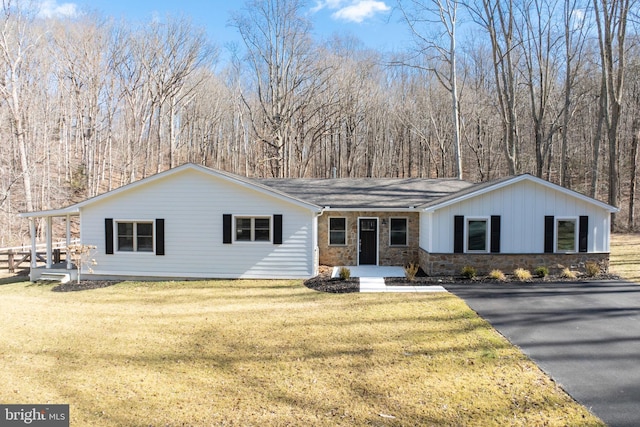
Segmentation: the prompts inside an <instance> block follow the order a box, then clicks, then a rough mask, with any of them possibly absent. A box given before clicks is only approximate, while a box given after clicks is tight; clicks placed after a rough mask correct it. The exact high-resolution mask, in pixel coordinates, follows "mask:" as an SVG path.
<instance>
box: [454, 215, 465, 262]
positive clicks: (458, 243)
mask: <svg viewBox="0 0 640 427" xmlns="http://www.w3.org/2000/svg"><path fill="white" fill-rule="evenodd" d="M463 252H464V216H462V215H456V216H454V217H453V253H456V254H461V253H463Z"/></svg>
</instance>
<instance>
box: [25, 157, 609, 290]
mask: <svg viewBox="0 0 640 427" xmlns="http://www.w3.org/2000/svg"><path fill="white" fill-rule="evenodd" d="M616 211H617V208H615V207H613V206H609V205H607V204H605V203H602V202H600V201H597V200H595V199H592V198H590V197H587V196H584V195H582V194H579V193H577V192H574V191H571V190H568V189H566V188H563V187H560V186H558V185H555V184H552V183H550V182H547V181H545V180H542V179H539V178H536V177H534V176H532V175H528V174H524V175H519V176H513V177H508V178H503V179H499V180H496V181H491V182H485V183H480V184H473V183H470V182H466V181H462V180H457V179H420V178H398V179H377V178H357V179H249V178H245V177H241V176H238V175H234V174H231V173H227V172H222V171H218V170H213V169H210V168H207V167H203V166H200V165H195V164H185V165H182V166H180V167H177V168H175V169H171V170H168V171H165V172H162V173H159V174H157V175H154V176H151V177H148V178H145V179H142V180H140V181H137V182H134V183H132V184H129V185H126V186H123V187H121V188H118V189H116V190H113V191H110V192H108V193H104V194H102V195H99V196H96V197H93V198H90V199H87V200H85V201H82V202H80V203H77V204H74V205H72V206H69V207H66V208H63V209H56V210H49V211H40V212H27V213H22V214H20V215H21V216H22V217H25V218H30V219H32V221H31V233H32V246H33V249H32V260H35V259H36V257H35V243H36V238H35V234H36V233H35V225H34V220H35V219H37V218H46V224H47V256H46V260H47V265H46V266H45V267H44V268H43V267H40V268H38V267H37V266H36V264H35V263H34V262H33V261H32V271H31V279H32V280H36V279H38V278H39V277H41V276H42V275H43V274H47V273H51V272H52V271H53V270H54V268H56V267H60V266H57V265H54V264H52V261H51V260H52V256H51V242H52V230H53V227H52V220H53V219H54V218H57V217H62V218H64V219H66V223H67V227H66V228H67V233H66V238H67V241H68V242H69V241H70V226H69V223H70V219H71V217H73V216H79V222H80V241H81V242H82V244H86V245H95V246H96V249H95V254H94V256H93V258H95V260H96V264H95V265H94V266H93V267H92V271H91V273H90V274H89V271H88V270H87V271H84V270H83V277H86V278H89V277H91V278H110V279H125V278H137V279H155V278H173V279H181V278H264V279H272V278H308V277H312V276H314V275H316V274H317V272H318V267H319V265H321V264H322V265H347V266H351V265H363V264H371V265H405V264H407V263H409V262H418V263H419V264H420V266H421V267H422V269H423V270H424V271H425V272H426V273H427V274H430V275H451V274H458V273H459V272H460V269H461V268H462V267H463V266H465V265H471V266H474V267H475V268H476V269H477V270H478V271H479V272H488V271H489V270H491V269H494V268H498V269H501V270H503V271H505V272H507V271H512V270H513V269H515V268H517V267H523V268H528V269H533V268H535V267H537V266H540V265H545V266H547V267H549V268H552V267H554V266H557V265H564V266H574V267H576V266H580V265H583V264H584V263H585V262H586V261H595V262H598V263H600V264H601V266H602V268H603V269H605V270H606V269H607V268H608V260H609V238H610V233H609V230H610V221H611V219H610V218H611V213H613V212H616ZM62 267H66V268H67V270H69V271H71V269H72V267H73V266H72V265H71V262H69V261H67V264H66V265H63V266H62Z"/></svg>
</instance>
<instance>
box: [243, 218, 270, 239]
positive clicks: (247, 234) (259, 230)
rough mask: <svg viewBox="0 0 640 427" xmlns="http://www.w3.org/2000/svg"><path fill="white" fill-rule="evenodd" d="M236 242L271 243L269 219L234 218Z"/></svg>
mask: <svg viewBox="0 0 640 427" xmlns="http://www.w3.org/2000/svg"><path fill="white" fill-rule="evenodd" d="M236 241H237V242H269V241H271V218H270V217H245V216H238V217H236Z"/></svg>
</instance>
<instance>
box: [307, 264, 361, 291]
mask: <svg viewBox="0 0 640 427" xmlns="http://www.w3.org/2000/svg"><path fill="white" fill-rule="evenodd" d="M332 272H333V267H328V266H326V265H321V266H320V268H319V274H318V275H317V276H315V277H312V278H311V279H307V280H305V281H304V285H305V286H306V287H307V288H309V289H313V290H314V291H319V292H328V293H332V294H346V293H351V292H360V280H358V279H357V278H353V279H346V280H342V279H340V278H339V277H336V278H332V277H331V273H332Z"/></svg>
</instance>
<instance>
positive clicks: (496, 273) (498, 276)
mask: <svg viewBox="0 0 640 427" xmlns="http://www.w3.org/2000/svg"><path fill="white" fill-rule="evenodd" d="M489 277H490V278H492V279H493V280H499V281H501V282H504V281H505V280H507V277H506V276H505V275H504V273H503V272H502V271H500V270H491V272H490V273H489Z"/></svg>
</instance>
